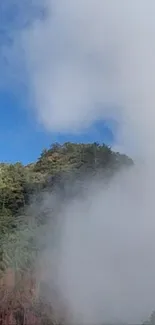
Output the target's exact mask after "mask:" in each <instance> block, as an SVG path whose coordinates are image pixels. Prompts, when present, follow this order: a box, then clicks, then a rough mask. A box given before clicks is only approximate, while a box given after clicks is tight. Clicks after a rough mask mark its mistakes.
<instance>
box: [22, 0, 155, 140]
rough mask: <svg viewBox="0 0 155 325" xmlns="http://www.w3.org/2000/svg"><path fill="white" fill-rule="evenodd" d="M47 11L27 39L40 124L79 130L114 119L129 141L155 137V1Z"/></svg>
mask: <svg viewBox="0 0 155 325" xmlns="http://www.w3.org/2000/svg"><path fill="white" fill-rule="evenodd" d="M47 9H48V16H47V18H46V19H45V20H44V21H40V20H37V21H35V22H34V24H33V27H32V26H31V28H29V29H28V30H27V31H26V32H24V34H23V47H24V49H25V52H26V60H27V65H28V68H29V73H30V78H31V87H32V88H31V90H32V96H33V98H34V100H35V109H36V114H37V116H38V118H39V120H40V122H41V123H43V125H44V126H45V127H46V128H47V129H48V130H52V131H53V130H56V131H71V132H74V131H75V130H80V129H81V128H83V127H85V126H87V125H89V124H91V123H93V122H94V121H95V120H96V119H99V118H103V117H107V116H110V117H111V116H114V117H116V118H117V119H120V118H121V119H122V130H121V138H122V137H124V143H126V144H127V143H128V140H129V137H130V136H129V135H131V133H132V134H133V135H134V136H135V135H136V136H137V137H138V136H139V139H140V142H141V139H143V141H145V138H146V139H147V141H152V139H155V137H154V117H155V114H154V103H155V93H154V84H155V43H154V35H155V23H154V14H155V4H154V1H153V0H150V1H147V0H137V1H134V0H130V1H123V0H118V1H117V2H116V1H115V0H103V1H101V0H78V1H77V0H72V1H70V0H63V1H60V0H56V1H55V0H53V1H52V0H49V1H48V2H47ZM98 104H100V105H98ZM109 107H113V109H109ZM144 133H145V134H144ZM134 136H133V137H134ZM143 141H142V142H143Z"/></svg>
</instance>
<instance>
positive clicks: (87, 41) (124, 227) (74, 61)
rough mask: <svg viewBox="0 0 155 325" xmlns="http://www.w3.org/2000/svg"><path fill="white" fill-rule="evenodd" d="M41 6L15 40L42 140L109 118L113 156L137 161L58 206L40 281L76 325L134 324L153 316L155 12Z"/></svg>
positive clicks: (95, 2)
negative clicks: (40, 15)
mask: <svg viewBox="0 0 155 325" xmlns="http://www.w3.org/2000/svg"><path fill="white" fill-rule="evenodd" d="M44 6H45V7H46V13H47V14H46V17H44V19H42V20H40V19H36V20H35V21H34V22H33V24H31V26H29V27H27V28H26V29H24V30H22V32H21V35H20V41H21V44H22V48H23V49H24V60H25V64H26V67H27V71H28V74H29V80H30V93H29V96H30V98H31V101H32V103H33V107H34V112H35V116H36V118H37V120H38V121H39V123H41V124H42V125H43V126H44V127H45V129H46V130H47V131H57V132H70V133H75V132H81V131H82V130H85V129H86V128H87V127H88V126H90V125H92V124H93V123H95V121H97V120H102V119H106V118H113V119H114V120H116V121H117V122H118V123H119V129H118V132H117V134H115V147H116V148H117V149H118V148H119V150H121V151H124V152H127V153H129V154H131V155H132V156H134V157H135V158H136V164H135V166H134V167H132V169H130V170H126V171H122V172H120V173H119V174H118V175H117V176H116V177H114V178H113V179H112V180H111V181H110V183H109V184H108V185H107V186H105V183H104V179H101V180H99V179H93V180H91V179H89V181H88V180H87V179H86V180H84V186H87V191H86V192H85V195H84V197H83V198H82V197H79V196H76V197H74V199H73V198H70V199H69V200H67V201H66V202H63V204H62V202H61V200H58V202H59V203H58V204H59V205H60V206H61V204H62V208H61V209H60V211H59V216H58V217H59V218H60V220H61V225H60V227H58V228H57V230H56V235H55V238H56V242H57V243H58V248H57V250H56V253H55V252H54V253H53V248H52V247H53V246H52V245H53V244H52V243H53V241H52V240H51V241H50V236H51V238H52V230H51V227H50V226H49V228H48V230H47V234H46V236H47V238H48V241H47V247H46V250H45V252H44V253H43V255H41V257H40V263H41V261H44V259H45V260H46V261H47V265H46V272H45V271H44V272H45V273H44V272H43V273H44V281H45V282H46V284H47V286H48V288H50V287H51V286H53V283H55V284H56V286H57V288H58V291H59V292H60V293H61V297H62V300H63V301H64V302H65V303H66V304H67V307H68V309H69V311H70V313H71V316H70V317H71V318H70V319H69V321H70V322H71V323H72V324H73V323H76V324H80V323H81V324H87V323H89V324H91V323H93V324H98V323H101V322H106V321H107V322H128V323H129V322H130V323H136V322H137V323H139V322H141V321H143V320H145V319H146V318H147V317H148V315H149V314H150V312H152V310H153V309H155V280H154V274H155V259H154V253H155V236H154V230H155V219H154V201H155V200H154V191H155V183H154V178H155V172H154V158H155V148H154V143H155V110H154V106H155V92H154V85H155V42H154V37H155V20H154V17H155V3H154V1H153V0H149V1H147V0H136V1H134V0H130V1H124V0H118V1H117V2H116V1H115V0H103V1H101V0H100V1H99V0H78V1H77V0H72V1H70V0H62V1H60V0H56V1H55V0H53V1H52V0H48V1H46V3H45V4H44ZM56 195H58V193H57V194H56ZM50 196H52V194H50ZM51 201H52V199H51V198H50V197H49V198H48V200H47V201H46V204H47V206H48V207H49V208H50V207H51V204H52V203H51ZM53 254H54V255H53ZM55 254H56V255H55ZM55 256H56V257H55ZM53 265H54V266H53ZM53 268H56V269H55V270H56V271H54V272H53Z"/></svg>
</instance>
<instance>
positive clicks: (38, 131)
mask: <svg viewBox="0 0 155 325" xmlns="http://www.w3.org/2000/svg"><path fill="white" fill-rule="evenodd" d="M23 97H24V94H22V95H17V94H15V93H14V92H13V91H11V89H8V90H3V91H0V112H1V114H0V161H7V162H15V161H21V162H23V163H24V164H26V163H29V162H31V161H34V160H35V159H36V158H37V157H38V156H39V155H40V152H41V151H42V149H43V148H45V147H46V148H47V147H49V145H50V144H51V143H53V142H55V141H57V142H61V143H62V142H65V141H73V142H74V141H77V142H92V141H99V142H106V143H108V144H111V143H113V133H112V130H111V124H110V123H109V122H108V121H107V122H104V123H103V122H97V123H96V124H95V125H93V126H92V127H91V128H89V129H88V130H86V131H85V132H84V133H83V134H79V135H71V134H65V135H64V134H60V133H48V132H46V131H45V130H44V129H43V128H41V127H40V126H38V125H37V123H36V120H35V119H33V118H32V116H30V115H29V114H28V110H27V109H26V98H25V101H24V98H23Z"/></svg>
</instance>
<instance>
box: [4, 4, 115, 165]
mask: <svg viewBox="0 0 155 325" xmlns="http://www.w3.org/2000/svg"><path fill="white" fill-rule="evenodd" d="M21 2H22V6H21ZM28 3H29V0H27V1H25V0H22V1H21V0H20V1H18V0H16V10H17V8H18V15H16V14H15V13H16V12H17V11H16V10H15V6H13V4H12V2H11V0H2V1H1V2H0V73H1V76H0V161H3V162H4V161H5V162H15V161H21V162H22V163H24V164H27V163H29V162H31V161H34V160H35V159H37V157H38V156H39V155H40V152H41V151H42V149H43V148H45V147H46V148H48V147H49V145H50V144H51V143H53V142H55V141H56V142H61V143H62V142H65V141H73V142H74V141H76V142H93V141H98V142H105V143H108V144H112V143H113V140H114V137H113V132H112V129H113V125H112V124H111V122H108V121H106V122H97V123H95V125H93V126H92V127H91V128H89V129H88V130H86V131H85V132H84V133H83V134H81V133H80V134H79V135H70V134H65V135H64V134H60V133H52V132H50V133H47V132H46V131H45V130H44V129H43V128H41V126H39V125H38V124H37V122H36V120H35V118H34V117H33V116H32V115H31V116H30V114H29V110H28V109H27V105H28V102H27V92H26V89H27V87H28V85H27V84H26V77H24V76H23V79H24V81H25V84H24V85H23V86H21V85H20V89H18V91H16V90H15V87H14V83H8V80H9V79H10V80H11V78H12V73H13V69H14V68H15V69H17V65H16V67H13V66H10V65H9V64H8V62H7V60H6V58H5V56H4V52H3V49H4V46H5V48H7V47H8V50H10V46H11V44H12V31H14V30H16V29H18V28H21V27H22V24H24V19H22V17H23V11H24V5H25V4H26V5H27V4H28ZM31 18H32V17H27V18H26V20H27V21H28V20H31ZM16 64H17V63H16ZM23 74H24V69H23ZM17 77H18V74H17ZM5 79H7V82H5V81H6V80H5ZM17 87H19V83H18V82H17Z"/></svg>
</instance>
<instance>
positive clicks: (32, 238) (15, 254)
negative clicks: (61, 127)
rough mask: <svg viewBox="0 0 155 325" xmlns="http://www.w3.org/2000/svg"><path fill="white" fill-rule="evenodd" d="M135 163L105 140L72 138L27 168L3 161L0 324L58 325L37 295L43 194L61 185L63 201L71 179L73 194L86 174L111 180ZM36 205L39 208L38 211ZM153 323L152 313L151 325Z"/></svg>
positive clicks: (0, 184) (44, 219)
mask: <svg viewBox="0 0 155 325" xmlns="http://www.w3.org/2000/svg"><path fill="white" fill-rule="evenodd" d="M132 165H133V161H132V159H130V158H129V157H127V156H126V155H123V154H120V153H117V152H113V151H112V150H111V148H109V147H108V146H106V145H104V144H103V145H100V144H98V143H93V144H75V143H69V142H68V143H64V144H63V145H60V144H58V143H55V144H53V145H51V147H50V148H49V149H44V150H43V151H42V153H41V155H40V157H39V158H38V160H37V161H36V162H34V163H31V164H29V165H27V166H24V165H22V164H21V163H19V162H17V163H15V164H7V163H1V164H0V281H1V282H0V284H1V287H0V324H1V325H3V324H11V323H14V324H16V325H24V324H25V325H28V324H30V323H31V324H56V320H53V318H51V314H52V313H53V312H51V309H50V308H51V306H49V308H48V312H46V313H45V310H44V309H45V308H44V307H45V306H44V307H41V306H42V305H41V304H42V301H41V300H40V298H38V297H37V298H36V291H37V289H36V288H37V285H36V279H35V277H34V276H33V275H34V274H35V270H34V265H36V263H35V260H36V257H37V254H38V251H39V249H41V248H40V247H39V246H38V243H37V241H36V238H37V236H38V234H40V229H42V228H43V227H45V226H46V223H47V216H48V213H46V209H45V208H44V206H42V197H43V194H44V193H49V192H50V193H52V192H54V191H55V188H57V189H58V192H59V193H61V197H62V199H63V197H64V196H65V195H66V184H67V183H69V184H71V186H70V188H71V191H70V193H68V194H69V195H71V194H72V195H74V194H75V193H74V191H72V188H73V187H72V185H73V184H74V183H75V182H76V181H77V180H78V181H79V182H78V184H80V189H81V188H82V184H83V178H84V177H88V178H89V177H90V176H91V177H93V176H96V175H100V177H101V176H103V177H104V180H105V181H106V180H108V179H109V178H111V177H113V175H115V174H116V173H117V172H119V170H120V169H121V168H129V167H130V166H132ZM76 188H77V186H76ZM68 194H67V195H68ZM35 205H37V206H39V208H38V209H37V210H36V209H35V208H34V206H35ZM36 211H37V212H36ZM53 214H54V212H53ZM43 229H45V228H43ZM10 283H11V284H10ZM12 284H13V285H12ZM10 288H11V289H10ZM36 305H37V306H39V307H37V308H36ZM25 306H26V307H25ZM32 307H33V308H32ZM46 308H47V306H46ZM32 309H33V312H32ZM25 310H27V311H26V312H25ZM38 310H39V312H38ZM47 314H48V316H47ZM25 315H26V316H25ZM34 315H35V316H34ZM8 317H9V318H8ZM52 317H53V316H52ZM38 319H39V320H38ZM42 319H43V321H42ZM61 323H63V321H62V320H61ZM154 323H155V316H154V314H152V316H151V318H150V320H149V321H148V322H147V324H151V325H152V324H154ZM57 324H58V323H57ZM59 324H60V320H59Z"/></svg>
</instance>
